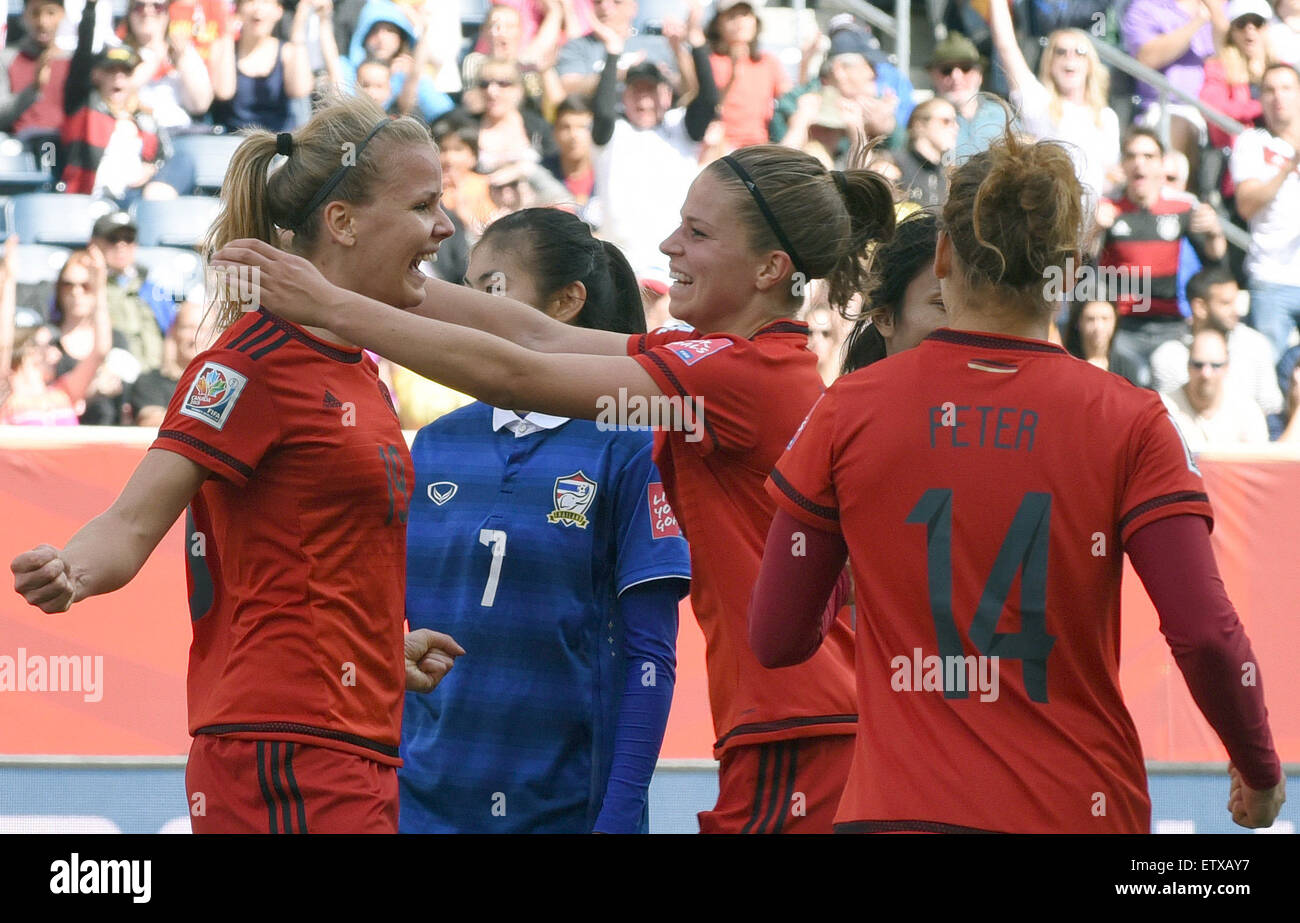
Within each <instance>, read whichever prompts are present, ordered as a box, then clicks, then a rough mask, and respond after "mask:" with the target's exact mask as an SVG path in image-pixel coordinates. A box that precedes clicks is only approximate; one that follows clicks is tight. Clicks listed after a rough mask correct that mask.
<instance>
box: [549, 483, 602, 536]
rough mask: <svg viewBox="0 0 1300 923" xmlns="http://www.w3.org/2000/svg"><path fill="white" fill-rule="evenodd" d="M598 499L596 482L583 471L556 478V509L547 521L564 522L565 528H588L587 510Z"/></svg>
mask: <svg viewBox="0 0 1300 923" xmlns="http://www.w3.org/2000/svg"><path fill="white" fill-rule="evenodd" d="M595 499H596V482H595V481H593V480H592V479H591V478H589V477H587V476H586V475H585V474H583V473H582V472H581V471H575V472H574V473H573V474H566V475H565V476H564V477H562V478H556V479H555V511H554V512H552V513H548V514H547V516H546V521H547V522H550V523H556V522H562V523H564V526H565V528H568V527H569V526H577V527H578V528H579V529H585V528H587V523H588V522H589V520H588V519H587V510H589V509H591V503H592V501H593V500H595Z"/></svg>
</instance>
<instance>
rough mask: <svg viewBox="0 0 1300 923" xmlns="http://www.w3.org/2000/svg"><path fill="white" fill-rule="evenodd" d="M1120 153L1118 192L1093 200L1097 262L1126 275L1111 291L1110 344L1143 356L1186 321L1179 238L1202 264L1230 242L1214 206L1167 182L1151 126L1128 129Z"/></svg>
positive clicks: (1161, 153)
mask: <svg viewBox="0 0 1300 923" xmlns="http://www.w3.org/2000/svg"><path fill="white" fill-rule="evenodd" d="M1123 154H1124V156H1123V160H1122V164H1123V168H1124V178H1125V183H1124V188H1123V190H1122V193H1121V195H1120V197H1119V198H1118V199H1116V200H1113V201H1112V200H1110V199H1103V200H1101V202H1100V203H1099V204H1098V206H1097V224H1098V226H1099V227H1101V228H1102V230H1103V231H1104V235H1103V238H1102V249H1101V254H1100V256H1099V257H1098V260H1097V262H1098V266H1099V268H1100V269H1102V270H1108V271H1109V272H1111V273H1113V276H1112V277H1113V278H1115V279H1117V280H1119V279H1122V280H1124V281H1125V282H1127V286H1126V287H1127V291H1120V292H1115V293H1112V295H1113V297H1115V299H1116V301H1117V303H1118V306H1119V314H1120V318H1119V331H1118V332H1117V333H1116V334H1115V339H1116V345H1118V346H1120V347H1121V348H1122V349H1123V351H1124V352H1126V353H1128V354H1129V355H1131V356H1135V357H1137V358H1140V359H1141V361H1142V362H1149V361H1150V356H1151V353H1152V352H1153V351H1154V350H1155V348H1156V347H1157V346H1159V345H1160V344H1161V343H1163V342H1165V341H1166V340H1171V339H1175V338H1177V337H1179V336H1181V335H1182V333H1183V331H1184V329H1186V328H1185V327H1184V324H1183V322H1182V321H1183V313H1182V309H1181V308H1180V307H1179V301H1178V295H1179V291H1178V278H1179V273H1180V271H1181V270H1182V266H1181V264H1182V262H1183V261H1184V259H1185V258H1186V254H1187V252H1188V249H1187V248H1185V247H1184V246H1183V241H1184V239H1186V240H1188V241H1189V242H1190V244H1191V247H1190V250H1191V251H1192V252H1194V253H1195V255H1196V256H1197V257H1199V259H1200V261H1201V263H1202V264H1205V263H1207V262H1217V261H1219V260H1221V259H1223V257H1224V255H1225V254H1226V253H1227V251H1228V242H1227V240H1226V238H1224V236H1223V228H1222V226H1221V225H1220V224H1219V218H1218V215H1216V214H1215V212H1214V209H1213V208H1211V207H1210V206H1209V205H1205V204H1198V203H1197V201H1196V199H1194V198H1193V197H1192V196H1189V195H1187V194H1185V193H1182V194H1180V193H1173V192H1169V191H1168V190H1167V189H1166V188H1165V170H1164V157H1165V151H1164V146H1163V145H1162V144H1161V143H1160V139H1159V138H1157V137H1156V135H1155V132H1153V131H1152V130H1151V129H1149V128H1142V127H1137V128H1133V129H1131V130H1130V131H1129V133H1128V135H1127V137H1126V138H1125V139H1124V147H1123Z"/></svg>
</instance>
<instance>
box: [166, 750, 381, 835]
mask: <svg viewBox="0 0 1300 923" xmlns="http://www.w3.org/2000/svg"><path fill="white" fill-rule="evenodd" d="M185 792H186V794H187V795H188V796H189V800H190V829H192V830H193V831H194V832H195V833H396V832H397V769H396V768H395V767H393V766H385V765H384V764H382V763H376V762H374V761H373V760H368V759H366V758H365V757H363V756H354V755H353V754H351V753H344V752H343V751H341V750H331V749H328V748H326V747H313V746H311V745H309V744H300V743H294V742H292V741H284V740H237V739H234V738H231V737H217V736H214V735H211V734H200V735H198V736H197V737H195V738H194V743H193V744H192V745H191V746H190V758H189V762H187V763H186V765H185Z"/></svg>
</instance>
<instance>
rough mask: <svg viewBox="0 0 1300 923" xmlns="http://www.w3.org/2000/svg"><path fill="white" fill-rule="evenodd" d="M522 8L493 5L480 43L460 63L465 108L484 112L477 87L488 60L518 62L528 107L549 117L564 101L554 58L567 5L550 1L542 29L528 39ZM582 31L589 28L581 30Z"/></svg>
mask: <svg viewBox="0 0 1300 923" xmlns="http://www.w3.org/2000/svg"><path fill="white" fill-rule="evenodd" d="M521 16H522V14H521V13H520V11H519V9H517V8H516V7H514V6H509V5H506V4H504V3H494V4H493V5H492V6H491V7H490V8H489V9H488V11H487V16H486V17H484V19H483V25H482V27H481V28H480V29H479V40H478V44H477V45H475V47H474V50H473V51H471V52H470V53H469V54H467V55H466V56H465V60H464V61H463V62H461V69H460V73H461V79H462V81H463V82H464V86H465V97H464V98H463V99H462V101H461V103H462V105H464V106H465V108H467V109H469V110H471V111H474V112H479V111H482V108H483V101H482V98H481V96H482V94H481V91H480V90H479V89H478V88H477V84H478V79H479V68H481V67H482V66H483V62H484V61H486V60H488V59H489V58H505V59H507V60H510V61H516V62H518V64H519V71H520V74H521V76H522V77H523V81H524V98H525V99H526V100H527V102H528V105H529V106H531V107H532V108H534V109H536V110H537V111H538V112H540V113H542V114H543V115H545V116H547V117H550V116H551V115H552V112H553V110H554V107H555V106H557V105H559V103H560V101H561V100H563V99H564V96H565V91H564V86H563V84H562V83H561V82H560V77H559V74H558V73H556V70H555V57H556V54H557V53H558V51H559V43H560V41H561V38H562V36H563V29H564V19H565V12H564V4H563V2H561V0H547V3H546V8H545V15H544V17H543V19H542V20H541V28H540V29H538V30H537V31H536V32H534V33H532V34H531V35H530V36H528V37H527V38H525V33H524V29H523V26H522V19H521ZM582 31H583V32H586V31H587V28H586V27H584V28H583V29H582Z"/></svg>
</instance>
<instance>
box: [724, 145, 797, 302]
mask: <svg viewBox="0 0 1300 923" xmlns="http://www.w3.org/2000/svg"><path fill="white" fill-rule="evenodd" d="M722 160H723V162H724V163H726V165H727V166H729V167H731V169H733V170H735V171H736V175H737V176H739V177H740V181H741V182H742V183H744V184H745V188H746V189H748V190H749V194H750V195H751V196H753V197H754V204H755V205H757V206H758V210H759V211H760V212H762V213H763V217H764V218H765V219H766V220H767V226H768V227H770V228H771V229H772V233H773V234H775V235H776V239H777V240H779V241H780V242H781V247H782V248H783V249H784V250H785V252H786V254H787V255H788V256H789V257H790V262H791V263H793V264H794V268H795V271H796V272H799V273H801V274H803V275H804V276H805V277H806V276H807V275H808V274H807V273H806V272H804V269H803V260H801V259H799V254H798V253H797V252H796V251H795V249H794V245H793V244H791V243H790V238H788V237H786V236H785V231H783V230H781V225H780V223H779V222H778V221H777V220H776V215H774V214H772V209H770V208H768V207H767V200H765V199H764V198H763V193H761V192H759V191H758V186H757V185H756V184H755V183H754V181H753V179H751V178H750V176H749V174H748V173H747V172H745V168H744V167H742V166H741V165H740V161H738V160H736V158H734V157H732V156H731V155H730V154H728V155H727V156H725V157H723V158H722Z"/></svg>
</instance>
